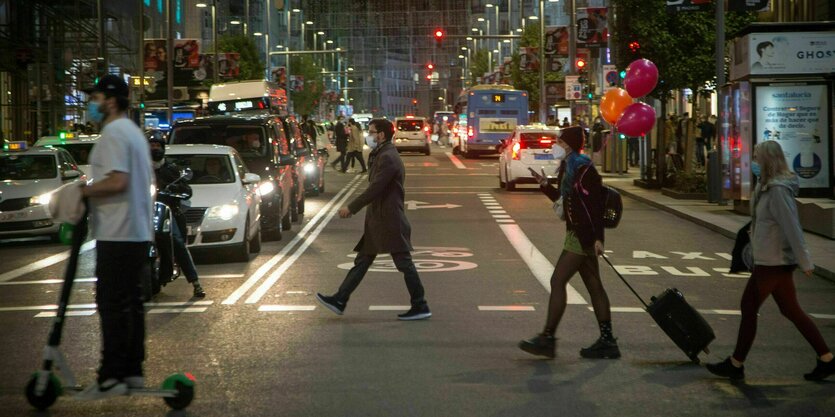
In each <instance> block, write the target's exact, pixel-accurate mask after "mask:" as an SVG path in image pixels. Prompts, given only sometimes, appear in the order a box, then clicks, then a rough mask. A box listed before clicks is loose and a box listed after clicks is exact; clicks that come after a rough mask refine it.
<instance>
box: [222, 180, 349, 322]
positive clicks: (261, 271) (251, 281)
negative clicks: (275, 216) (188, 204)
mask: <svg viewBox="0 0 835 417" xmlns="http://www.w3.org/2000/svg"><path fill="white" fill-rule="evenodd" d="M362 177H363V176H361V175H360V176H356V177H354V179H352V180H351V181H349V182H348V184H347V185H346V186H345V187H343V188H342V189H341V190H339V192H338V193H336V195H335V196H333V198H332V199H331V200H330V201H328V203H327V204H325V206H324V207H322V209H321V210H319V212H318V213H316V216H314V217H313V219H312V220H310V221H309V222H308V223H307V224H306V225H305V227H304V228H303V229H302V230H301V231H299V233H298V234H296V236H295V237H294V238H293V240H291V241H290V243H288V244H287V246H285V247H283V248H281V251H280V252H279V253H278V254H276V255H275V256H273V257H272V258H270V259H269V260H268V261H267V262H265V263H264V264H263V265H261V267H259V268H258V269H257V270H256V271H255V272H254V273H253V274H252V275H250V277H249V278H248V279H247V280H246V281H244V283H243V284H241V286H240V287H238V288H237V289H236V290H235V291H234V292H233V293H232V294H231V295H229V297H227V298H226V299H225V300H223V302H222V303H221V304H227V305H228V304H235V303H237V302H238V300H240V299H241V297H243V296H244V294H246V293H247V292H248V291H249V290H250V289H251V288H252V287H254V286H255V284H257V283H258V281H260V280H261V278H263V277H264V275H266V274H267V272H269V271H270V270H271V269H273V267H274V266H276V265H277V264H278V262H279V261H281V259H282V258H284V256H285V255H287V254H288V253H290V251H292V250H293V248H294V247H295V246H296V244H297V243H298V242H300V241H301V240H302V239H303V238H304V237H305V236H307V233H308V232H309V231H310V229H312V228H313V227H314V226H315V225H316V222H318V221H319V219H321V218H322V217H323V216H324V215H325V214H326V213H327V212H328V210H329V209H330V208H331V207H333V206H334V205H335V204H336V202H337V201H338V200H340V199H341V198H342V197H343V196H344V195H345V193H346V192H347V191H348V189H349V188H350V187H351V186H352V185H353V186H355V185H356V184H359V180H360V178H362ZM337 207H339V206H337Z"/></svg>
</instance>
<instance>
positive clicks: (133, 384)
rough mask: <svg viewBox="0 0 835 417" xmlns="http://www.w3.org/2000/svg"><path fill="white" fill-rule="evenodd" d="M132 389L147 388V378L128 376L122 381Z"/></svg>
mask: <svg viewBox="0 0 835 417" xmlns="http://www.w3.org/2000/svg"><path fill="white" fill-rule="evenodd" d="M122 381H123V382H124V383H125V384H127V386H128V388H130V389H138V388H145V377H142V376H128V377H125V378H124V379H122Z"/></svg>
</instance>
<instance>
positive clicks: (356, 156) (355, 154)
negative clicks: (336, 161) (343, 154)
mask: <svg viewBox="0 0 835 417" xmlns="http://www.w3.org/2000/svg"><path fill="white" fill-rule="evenodd" d="M355 159H358V160H359V161H360V166H362V170H363V171H365V170H366V168H365V159H363V157H362V152H361V151H353V152H349V153H348V156H347V159H345V160H344V161H342V170H343V171H345V170H346V169H347V168H348V163H351V168H353V167H354V160H355Z"/></svg>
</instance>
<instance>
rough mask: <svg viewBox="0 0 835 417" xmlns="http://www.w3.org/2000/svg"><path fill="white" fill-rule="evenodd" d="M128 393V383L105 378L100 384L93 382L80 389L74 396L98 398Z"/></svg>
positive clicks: (88, 398) (87, 398)
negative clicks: (82, 389)
mask: <svg viewBox="0 0 835 417" xmlns="http://www.w3.org/2000/svg"><path fill="white" fill-rule="evenodd" d="M127 393H128V384H126V383H124V382H122V381H119V380H118V379H115V378H110V379H107V380H106V381H104V382H102V383H101V384H98V383H95V384H92V385H90V386H89V387H87V388H85V389H84V391H81V392H80V393H79V394H78V395H76V398H78V399H79V400H88V401H90V400H100V399H103V398H110V397H116V396H119V395H125V394H127Z"/></svg>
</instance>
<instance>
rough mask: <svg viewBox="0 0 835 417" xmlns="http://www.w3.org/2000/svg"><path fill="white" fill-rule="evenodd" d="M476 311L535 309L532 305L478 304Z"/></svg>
mask: <svg viewBox="0 0 835 417" xmlns="http://www.w3.org/2000/svg"><path fill="white" fill-rule="evenodd" d="M478 311H536V309H535V308H534V306H521V305H511V306H478Z"/></svg>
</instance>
